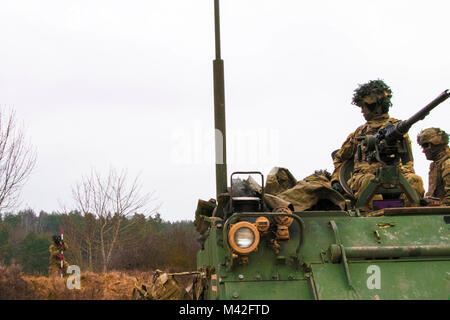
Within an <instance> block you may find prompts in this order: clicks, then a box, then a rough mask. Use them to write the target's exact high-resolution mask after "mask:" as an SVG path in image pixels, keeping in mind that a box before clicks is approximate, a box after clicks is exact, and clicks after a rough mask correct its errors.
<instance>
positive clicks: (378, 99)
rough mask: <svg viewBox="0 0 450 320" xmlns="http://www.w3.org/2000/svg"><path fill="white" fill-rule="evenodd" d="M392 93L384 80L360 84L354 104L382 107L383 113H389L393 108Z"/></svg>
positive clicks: (354, 97) (354, 95)
mask: <svg viewBox="0 0 450 320" xmlns="http://www.w3.org/2000/svg"><path fill="white" fill-rule="evenodd" d="M391 97H392V91H391V88H389V86H388V85H387V84H386V83H384V81H383V80H380V79H378V80H370V81H369V82H367V83H365V84H360V85H359V86H358V88H356V89H355V91H354V94H353V99H352V104H354V105H356V106H358V107H363V106H365V105H374V106H379V107H381V110H380V111H381V112H382V113H386V112H388V110H389V108H390V107H391V106H392V103H391Z"/></svg>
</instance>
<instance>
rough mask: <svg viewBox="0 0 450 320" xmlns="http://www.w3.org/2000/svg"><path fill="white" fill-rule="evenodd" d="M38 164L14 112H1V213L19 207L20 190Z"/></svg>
mask: <svg viewBox="0 0 450 320" xmlns="http://www.w3.org/2000/svg"><path fill="white" fill-rule="evenodd" d="M35 164H36V152H35V151H34V150H33V148H32V147H31V145H30V144H29V143H27V142H26V141H25V136H24V133H23V129H22V128H19V127H18V126H17V120H16V115H15V112H14V111H11V112H9V113H6V112H4V110H0V212H2V211H3V210H5V209H12V208H14V207H15V206H16V205H18V199H19V195H20V190H21V188H22V187H23V185H24V184H25V182H26V180H27V179H28V177H29V176H30V174H31V172H32V171H33V169H34V166H35Z"/></svg>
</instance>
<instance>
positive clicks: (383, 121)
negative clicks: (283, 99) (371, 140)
mask: <svg viewBox="0 0 450 320" xmlns="http://www.w3.org/2000/svg"><path fill="white" fill-rule="evenodd" d="M391 97H392V91H391V89H390V88H389V87H388V86H387V85H386V84H385V83H384V82H383V81H382V80H371V81H369V82H368V83H365V84H363V85H359V87H358V88H357V89H356V90H355V91H354V95H353V100H352V104H354V105H356V106H358V107H360V108H361V112H362V114H363V116H364V119H365V120H366V121H367V122H366V123H365V124H363V125H362V126H359V127H358V128H357V129H356V131H355V132H353V133H351V134H350V135H349V136H348V137H347V140H345V142H344V143H343V144H342V147H341V148H340V149H339V150H338V151H337V152H335V153H334V154H333V161H334V167H335V170H334V172H333V175H332V178H331V181H332V182H331V184H332V187H333V188H334V189H335V190H338V191H340V192H342V191H343V190H342V187H341V186H340V183H339V172H340V170H341V168H343V166H344V163H345V162H346V161H348V160H351V159H353V161H354V167H353V173H352V176H351V178H350V179H349V181H347V184H348V185H349V187H350V188H351V190H352V192H353V194H354V196H355V197H356V198H358V197H359V196H360V195H361V193H362V191H363V190H364V189H365V187H366V186H367V185H368V184H369V182H370V181H371V180H373V179H374V178H375V174H376V172H377V170H378V168H380V167H381V163H379V162H374V163H369V162H368V161H366V160H365V159H364V158H362V159H360V158H359V157H358V152H357V148H358V145H359V144H360V143H361V142H359V141H358V140H357V138H358V137H360V136H365V135H374V134H376V133H377V132H378V130H380V129H382V128H384V127H386V126H387V125H388V124H394V123H397V122H399V121H400V120H397V119H394V118H391V117H389V113H388V111H389V108H390V107H391V106H392V103H391ZM405 138H406V139H407V141H408V142H409V144H408V147H409V152H408V153H409V158H410V161H409V162H407V163H400V171H401V173H402V174H403V175H404V177H405V178H406V180H407V181H408V183H409V184H410V185H411V186H412V187H413V188H414V190H415V191H416V192H417V195H418V196H419V197H420V198H422V197H423V194H424V192H425V190H424V188H423V181H422V178H421V177H419V176H418V175H416V174H415V172H414V168H413V157H412V152H411V140H410V139H409V137H408V135H407V134H406V135H405ZM380 197H381V195H376V196H375V197H374V199H380ZM369 206H370V205H369Z"/></svg>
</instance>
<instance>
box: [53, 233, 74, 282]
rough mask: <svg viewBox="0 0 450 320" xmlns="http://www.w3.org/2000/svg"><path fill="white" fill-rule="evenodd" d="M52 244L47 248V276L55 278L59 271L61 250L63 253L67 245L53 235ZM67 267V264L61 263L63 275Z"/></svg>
mask: <svg viewBox="0 0 450 320" xmlns="http://www.w3.org/2000/svg"><path fill="white" fill-rule="evenodd" d="M52 238H53V243H52V244H51V245H50V247H49V252H50V261H49V262H50V263H49V267H48V275H49V276H57V275H58V274H60V271H61V250H62V251H65V250H66V249H67V248H68V246H67V243H66V242H64V241H63V240H62V239H61V237H60V236H58V235H54V236H53V237H52ZM68 267H69V263H68V262H67V261H66V260H64V261H63V274H64V275H65V274H66V270H67V268H68Z"/></svg>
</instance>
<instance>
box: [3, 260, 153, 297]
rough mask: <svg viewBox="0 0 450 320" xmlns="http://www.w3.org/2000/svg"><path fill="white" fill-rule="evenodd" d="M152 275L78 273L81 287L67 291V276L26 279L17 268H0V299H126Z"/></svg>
mask: <svg viewBox="0 0 450 320" xmlns="http://www.w3.org/2000/svg"><path fill="white" fill-rule="evenodd" d="M152 275H153V272H138V271H135V272H127V273H124V272H117V271H113V272H108V273H105V274H98V273H93V272H82V273H81V288H80V289H72V290H70V289H68V288H67V286H66V282H67V279H68V278H67V277H65V278H63V279H61V278H60V277H58V276H55V277H44V276H29V275H24V274H23V273H22V272H21V268H20V266H17V265H12V266H9V267H5V266H2V265H0V300H31V299H33V300H129V299H131V297H132V291H133V288H134V285H135V283H136V282H137V283H151V279H152Z"/></svg>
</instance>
